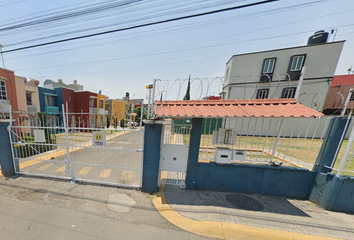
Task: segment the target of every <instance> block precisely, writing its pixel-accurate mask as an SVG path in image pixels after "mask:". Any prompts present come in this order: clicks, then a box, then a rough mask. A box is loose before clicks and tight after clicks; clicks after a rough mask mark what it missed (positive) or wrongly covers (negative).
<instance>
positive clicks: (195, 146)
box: [186, 118, 203, 189]
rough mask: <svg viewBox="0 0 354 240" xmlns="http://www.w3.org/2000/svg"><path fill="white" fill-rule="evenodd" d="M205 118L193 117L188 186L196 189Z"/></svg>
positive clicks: (187, 177)
mask: <svg viewBox="0 0 354 240" xmlns="http://www.w3.org/2000/svg"><path fill="white" fill-rule="evenodd" d="M202 125H203V118H193V119H192V130H191V136H190V140H189V152H188V163H187V176H186V188H187V189H195V185H196V183H195V181H196V178H197V168H198V157H199V147H200V138H201V135H202Z"/></svg>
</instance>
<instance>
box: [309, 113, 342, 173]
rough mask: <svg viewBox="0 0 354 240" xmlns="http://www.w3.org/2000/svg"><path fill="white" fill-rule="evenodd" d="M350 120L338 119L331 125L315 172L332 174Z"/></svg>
mask: <svg viewBox="0 0 354 240" xmlns="http://www.w3.org/2000/svg"><path fill="white" fill-rule="evenodd" d="M347 120H348V118H346V117H336V118H333V119H332V120H331V122H330V123H329V126H328V129H327V133H326V135H325V137H324V139H323V144H322V146H321V149H320V151H319V153H318V156H317V160H316V163H315V165H314V167H313V171H316V172H317V174H319V173H327V172H331V169H329V168H326V167H325V166H330V165H331V163H332V160H333V159H334V157H336V152H337V148H338V147H339V146H341V145H342V142H341V138H342V134H343V131H344V128H345V125H346V123H347Z"/></svg>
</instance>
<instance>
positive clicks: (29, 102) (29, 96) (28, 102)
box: [26, 92, 33, 106]
mask: <svg viewBox="0 0 354 240" xmlns="http://www.w3.org/2000/svg"><path fill="white" fill-rule="evenodd" d="M28 99H30V101H28ZM26 102H27V106H28V105H33V104H32V93H31V92H26Z"/></svg>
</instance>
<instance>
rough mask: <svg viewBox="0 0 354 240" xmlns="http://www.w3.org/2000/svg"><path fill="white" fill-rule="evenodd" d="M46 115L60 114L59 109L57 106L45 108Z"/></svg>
mask: <svg viewBox="0 0 354 240" xmlns="http://www.w3.org/2000/svg"><path fill="white" fill-rule="evenodd" d="M45 113H46V114H59V108H58V107H55V106H45Z"/></svg>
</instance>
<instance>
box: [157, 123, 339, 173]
mask: <svg viewBox="0 0 354 240" xmlns="http://www.w3.org/2000/svg"><path fill="white" fill-rule="evenodd" d="M332 118H333V117H321V118H226V119H221V118H215V119H204V120H203V126H202V135H201V140H200V150H199V162H210V161H214V160H215V150H216V148H217V147H226V148H230V149H231V150H237V151H243V152H244V154H245V158H244V159H242V160H232V161H231V163H251V164H272V165H275V164H276V165H279V164H281V165H283V166H293V167H302V168H307V169H312V168H313V165H314V163H315V161H316V158H317V155H318V152H319V150H320V148H321V145H322V142H323V138H324V136H325V133H326V131H327V128H328V125H329V122H330V120H331V119H332ZM191 128H192V125H191V122H189V123H186V122H185V123H183V124H173V123H172V124H171V129H168V128H165V138H164V142H165V143H170V144H185V145H189V134H190V130H191ZM220 128H225V129H231V130H234V131H236V141H235V144H233V145H222V144H213V132H214V131H218V130H219V129H220ZM170 133H171V134H170Z"/></svg>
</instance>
